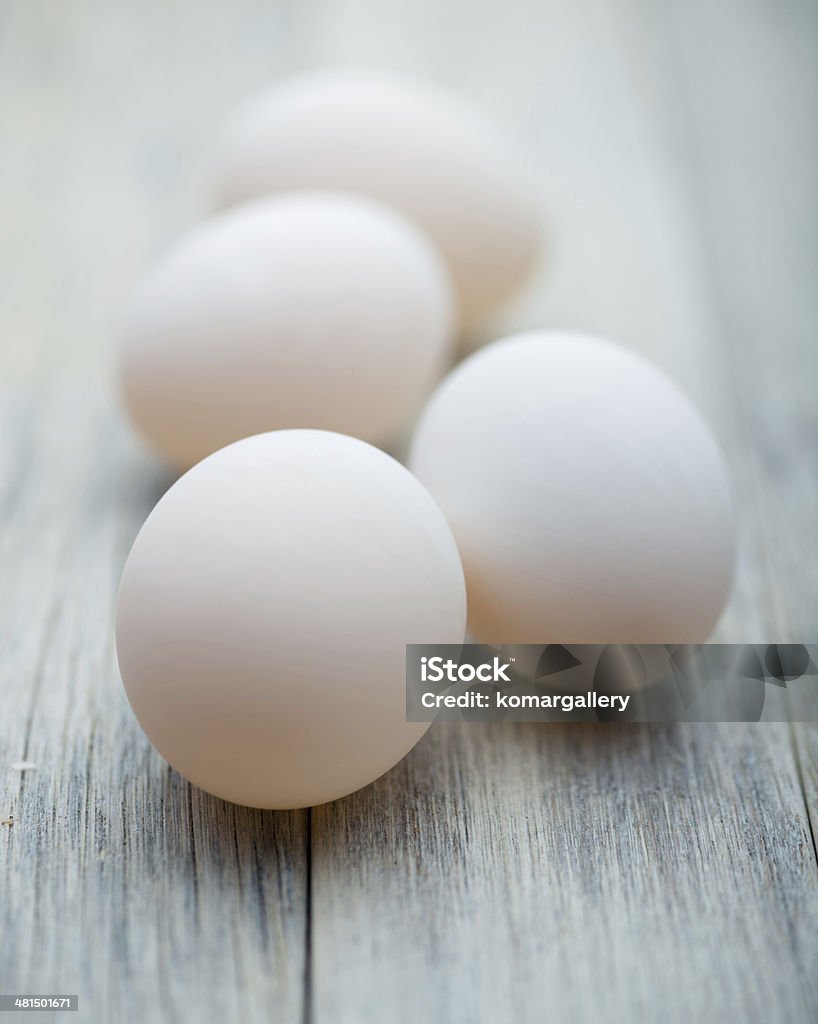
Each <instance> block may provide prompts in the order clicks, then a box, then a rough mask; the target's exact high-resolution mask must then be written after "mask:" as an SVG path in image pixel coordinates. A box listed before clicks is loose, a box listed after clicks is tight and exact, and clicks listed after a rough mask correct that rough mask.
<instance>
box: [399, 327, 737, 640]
mask: <svg viewBox="0 0 818 1024" xmlns="http://www.w3.org/2000/svg"><path fill="white" fill-rule="evenodd" d="M410 466H411V468H412V470H413V471H414V472H415V473H416V474H417V476H418V478H419V479H420V481H421V482H422V483H423V484H425V485H426V487H427V488H428V489H429V491H430V493H431V494H432V496H433V497H434V498H435V499H436V500H437V502H438V504H439V505H440V507H441V508H442V509H443V512H444V514H445V516H446V518H447V519H448V522H449V525H450V526H451V528H452V531H453V533H454V535H455V539H456V540H457V543H458V547H459V549H460V554H461V557H462V559H463V567H464V570H465V573H466V584H467V588H468V595H469V628H470V631H471V633H472V634H473V635H474V637H475V638H476V639H478V640H481V641H485V642H489V643H544V642H550V641H557V642H560V643H608V642H613V643H671V642H674V643H682V642H699V641H703V640H705V639H706V637H707V635H708V634H709V632H710V631H711V629H712V628H713V626H714V624H715V622H716V619H717V618H718V616H719V614H720V612H721V610H722V608H723V606H724V603H725V600H726V598H727V595H728V591H729V588H730V582H731V578H732V572H733V557H734V556H733V548H734V523H733V510H732V503H731V497H730V491H729V487H728V483H727V478H726V474H725V469H724V465H723V463H722V458H721V455H720V453H719V450H718V448H717V446H716V444H715V442H714V440H713V437H712V436H711V434H710V431H709V430H708V428H707V426H706V425H705V423H704V422H703V421H702V419H701V418H700V416H699V415H698V413H697V412H696V410H695V409H694V408H693V406H692V405H691V404H690V402H689V401H688V400H687V398H686V397H685V396H684V395H683V394H682V393H681V392H680V391H679V390H678V388H677V387H676V386H675V385H674V384H673V383H672V381H670V380H669V379H668V378H667V377H666V376H665V375H664V374H663V373H661V372H660V371H659V370H658V369H656V368H655V367H653V366H651V365H650V364H649V363H647V362H646V361H644V360H643V359H641V358H640V357H639V356H637V355H635V354H633V353H631V352H629V351H627V350H625V349H623V348H621V347H619V346H617V345H614V344H612V343H610V342H607V341H604V340H601V339H596V338H592V337H588V336H584V335H580V334H571V333H567V332H532V333H528V334H521V335H518V336H515V337H512V338H508V339H506V340H504V341H500V342H497V343H496V344H494V345H491V346H489V347H488V348H486V349H483V350H482V351H481V352H478V353H477V354H476V355H474V356H472V357H471V358H470V359H467V360H466V361H465V362H464V363H462V364H461V365H460V366H459V367H458V368H457V369H456V370H455V371H454V372H453V373H452V374H451V375H450V376H449V377H448V378H446V379H445V380H444V381H443V382H442V384H441V385H440V386H439V388H438V390H437V391H436V393H435V394H434V395H433V397H432V399H431V400H430V402H429V405H428V407H427V409H426V411H425V412H424V414H423V416H422V418H421V421H420V424H419V426H418V428H417V432H416V434H415V437H414V441H413V446H412V453H411V459H410Z"/></svg>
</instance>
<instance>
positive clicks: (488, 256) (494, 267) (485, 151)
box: [214, 70, 542, 330]
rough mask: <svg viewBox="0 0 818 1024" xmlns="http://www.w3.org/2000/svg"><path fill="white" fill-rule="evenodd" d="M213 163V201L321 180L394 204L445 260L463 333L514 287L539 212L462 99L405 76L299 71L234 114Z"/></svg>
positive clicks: (503, 150) (532, 247)
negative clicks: (421, 230)
mask: <svg viewBox="0 0 818 1024" xmlns="http://www.w3.org/2000/svg"><path fill="white" fill-rule="evenodd" d="M214 164H215V167H214V179H215V183H214V192H215V197H216V203H217V204H218V205H229V204H233V203H238V202H242V201H244V200H246V199H249V198H251V197H253V196H258V195H262V194H265V193H270V192H282V191H287V190H291V189H304V188H320V189H334V190H342V191H349V192H355V193H361V194H364V195H368V196H371V197H372V198H374V199H378V200H380V201H382V202H384V203H387V204H389V205H390V206H393V207H394V208H395V209H398V210H400V211H401V212H402V213H403V214H405V215H406V216H407V217H409V218H410V219H412V220H413V221H415V222H416V223H417V224H418V225H419V226H420V227H422V228H423V229H424V230H425V231H426V232H427V234H428V235H429V237H430V238H431V239H432V241H433V242H434V243H435V245H436V246H437V247H438V249H439V251H440V252H441V253H442V255H443V257H444V259H445V260H446V262H447V264H448V266H449V270H450V272H451V275H452V278H453V280H454V283H455V289H456V292H457V296H458V300H459V306H460V313H461V319H462V323H463V326H464V328H465V329H466V330H469V329H470V328H472V327H474V326H475V325H476V324H478V323H479V322H480V321H481V320H482V319H483V318H484V317H485V316H486V315H487V314H489V313H491V312H492V311H493V310H494V309H495V308H496V307H497V306H499V305H500V304H501V303H502V302H503V301H505V300H506V299H507V298H508V297H509V296H510V295H511V294H512V293H513V292H514V291H515V290H516V289H517V287H518V286H519V285H520V284H521V283H522V281H524V280H525V278H526V277H527V275H528V274H529V272H530V271H531V269H532V267H533V265H534V264H535V262H536V259H537V256H538V253H539V249H540V239H541V221H542V215H541V210H540V206H539V200H538V197H537V189H536V187H535V184H534V179H533V176H532V175H531V173H530V171H529V170H528V168H527V167H526V164H525V162H524V160H523V159H522V158H521V157H520V155H519V154H517V153H516V152H515V151H514V147H513V146H512V144H511V143H510V142H509V141H508V140H507V139H505V138H504V137H503V136H502V135H501V134H500V133H498V132H496V131H495V130H494V128H493V127H492V126H491V125H490V124H489V123H487V122H486V121H485V120H484V119H483V118H482V117H481V116H480V115H479V114H478V113H476V112H475V111H474V110H472V109H471V108H470V107H469V106H468V105H467V104H466V103H463V102H462V101H460V100H459V99H457V98H455V97H454V96H451V95H449V94H448V93H447V92H445V91H444V90H441V89H438V88H436V87H434V86H431V85H428V84H425V83H422V82H418V81H415V80H413V79H411V78H404V77H401V76H397V75H387V74H379V73H374V72H364V71H351V70H341V71H324V72H315V73H312V74H306V75H302V76H299V77H296V78H294V79H292V80H290V81H288V82H286V83H284V84H281V85H279V86H276V87H274V88H272V89H271V90H269V91H268V92H266V93H264V94H262V95H261V96H258V97H256V98H254V99H252V100H250V101H249V102H248V103H247V104H246V105H245V106H244V107H243V108H242V109H240V110H239V111H238V112H237V113H236V115H235V116H234V118H233V119H232V121H231V122H230V124H229V125H228V127H227V128H226V130H225V132H224V135H223V138H222V140H221V142H220V143H219V145H218V147H217V150H216V156H215V160H214Z"/></svg>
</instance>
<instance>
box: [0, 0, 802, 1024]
mask: <svg viewBox="0 0 818 1024" xmlns="http://www.w3.org/2000/svg"><path fill="white" fill-rule="evenodd" d="M817 22H818V7H816V5H815V4H814V3H813V2H810V0H662V2H660V3H652V2H649V0H606V2H602V0H599V2H592V0H548V2H545V0H503V2H502V3H500V2H496V3H494V2H489V0H486V2H483V3H475V2H474V0H468V2H467V0H438V2H432V0H396V2H394V3H392V4H384V3H383V2H379V0H364V2H353V0H347V2H343V0H311V2H309V3H307V2H305V0H289V2H283V0H279V2H277V3H271V2H264V0H257V2H256V0H232V2H230V3H222V4H205V3H194V2H193V0H177V2H171V0H163V2H160V0H140V2H139V3H115V2H114V3H112V2H108V0H72V3H70V4H68V3H61V2H57V0H54V2H51V3H49V2H47V0H6V3H4V4H3V6H2V10H0V48H1V51H2V52H1V56H0V125H2V133H1V134H0V147H1V148H0V252H2V259H3V262H2V267H3V273H2V279H0V328H1V331H2V333H0V381H1V385H0V409H1V411H0V424H2V427H1V429H0V487H1V488H2V489H1V490H0V521H1V522H2V527H3V528H2V536H1V537H0V545H1V547H2V554H1V555H0V643H1V644H2V660H1V661H0V819H3V820H4V822H5V823H4V824H3V825H1V826H0V991H2V992H19V991H28V992H60V993H65V992H68V993H76V994H79V997H80V1007H81V1011H80V1012H81V1014H82V1015H84V1016H83V1019H86V1020H89V1021H101V1022H109V1021H117V1022H118V1021H129V1020H133V1021H140V1022H151V1021H154V1020H168V1021H197V1022H208V1021H241V1022H242V1024H251V1022H255V1021H272V1020H274V1021H277V1022H292V1021H305V1022H318V1024H320V1022H326V1021H349V1022H355V1024H363V1022H369V1021H371V1022H373V1024H375V1022H377V1024H383V1022H392V1021H411V1022H415V1021H418V1022H427V1021H444V1022H459V1021H463V1022H469V1024H472V1022H475V1021H486V1022H495V1021H506V1020H508V1021H515V1022H518V1021H541V1020H542V1021H545V1020H548V1021H596V1020H611V1021H628V1022H630V1021H642V1020H646V1021H657V1022H661V1024H668V1022H672V1021H680V1022H689V1021H697V1022H703V1021H714V1022H723V1021H733V1020H735V1021H788V1022H792V1021H799V1022H800V1021H810V1022H811V1021H814V1020H816V1019H818V970H817V968H818V865H816V849H815V840H814V831H811V827H810V821H812V825H813V829H814V827H815V820H816V814H818V803H817V800H818V740H817V739H816V735H817V734H816V730H815V728H814V727H810V726H801V725H795V726H792V727H790V726H786V725H764V724H760V725H741V724H738V725H709V726H707V725H697V726H689V727H682V726H678V727H648V726H644V727H639V726H631V727H627V726H623V727H616V726H606V727H581V726H577V727H571V726H564V727H559V726H555V727H530V726H502V725H500V726H497V727H487V726H463V727H446V728H443V727H439V728H437V729H433V730H432V731H431V733H430V734H429V735H428V736H427V738H426V739H425V740H424V741H423V742H422V743H421V744H420V746H419V747H418V748H417V749H416V750H415V751H414V752H413V753H412V754H411V755H410V756H409V757H408V758H407V759H406V760H405V761H404V762H403V763H402V764H401V765H400V766H399V767H398V768H396V769H395V770H394V771H393V772H391V773H390V774H389V775H388V776H386V777H385V778H384V779H382V780H380V781H379V782H378V783H376V784H375V785H373V786H371V787H369V788H368V789H366V790H364V791H363V792H360V793H357V794H355V795H354V796H351V797H349V798H347V799H345V800H342V801H339V802H337V803H334V804H331V805H329V806H324V807H319V808H316V809H314V810H313V811H298V812H291V813H290V812H288V813H262V812H258V811H252V810H246V809H242V808H239V807H234V806H230V805H228V804H225V803H221V802H220V801H218V800H215V799H211V798H210V797H208V796H207V795H205V794H204V793H201V792H199V791H197V790H194V789H192V788H191V787H190V786H188V785H187V784H186V783H185V782H184V781H183V780H182V779H181V778H179V777H178V776H177V775H176V774H174V773H173V772H172V771H171V770H170V769H169V768H168V767H167V765H166V764H164V763H163V762H162V761H161V760H160V759H159V757H158V756H157V755H156V754H154V753H153V752H152V750H151V748H150V746H149V744H148V742H147V740H146V739H145V737H144V736H143V735H142V733H141V732H140V730H139V728H138V727H137V725H136V723H135V722H134V720H133V718H132V716H131V714H130V712H129V710H128V708H127V705H126V702H125V699H124V697H123V694H122V690H121V686H120V683H119V679H118V676H117V672H116V666H115V660H114V651H113V639H112V616H113V606H114V600H115V594H116V587H117V582H118V577H119V573H120V570H121V567H122V564H123V561H124V558H125V556H126V553H127V551H128V548H129V546H130V543H131V541H132V539H133V537H134V535H135V533H136V531H137V529H138V527H139V525H140V523H141V522H142V520H143V518H144V517H145V515H146V514H147V512H148V510H149V509H150V508H151V506H152V504H153V503H154V502H155V500H156V499H157V498H158V496H159V495H160V493H161V492H162V490H163V489H164V488H165V487H166V486H167V485H168V483H169V482H170V477H169V476H168V475H167V473H166V472H165V471H164V470H163V469H162V468H161V466H159V465H158V464H157V463H156V462H155V461H154V460H153V459H152V458H151V457H150V456H149V455H148V454H146V453H144V452H142V451H141V450H140V449H139V446H138V444H137V442H136V441H135V440H134V439H133V438H132V436H131V434H130V432H129V429H128V427H127V425H126V424H125V423H124V422H123V421H122V418H121V415H120V413H119V411H118V408H117V400H116V393H115V386H114V384H113V383H112V382H113V380H114V374H113V366H114V352H115V347H116V341H117V335H118V332H119V326H120V323H121V320H122V316H123V309H124V307H125V304H126V303H127V300H128V297H129V295H130V293H131V291H132V289H133V287H134V285H135V283H136V282H137V280H138V279H139V277H140V275H141V274H142V273H143V272H144V270H145V269H146V268H147V267H148V266H149V264H150V263H151V261H152V260H153V259H154V258H155V257H156V256H157V254H158V253H159V252H161V250H162V249H163V248H164V247H165V246H166V245H167V244H168V243H170V242H171V241H172V240H173V239H174V238H175V237H176V236H177V235H178V234H179V233H180V232H181V231H182V230H184V229H185V228H186V227H187V226H189V225H190V224H192V223H193V222H194V221H195V220H196V219H197V217H198V216H200V214H201V212H202V210H203V209H204V208H205V187H206V182H207V154H208V147H209V145H210V144H211V140H212V138H213V132H214V129H215V128H216V127H217V126H218V125H219V123H220V122H221V120H222V118H223V116H224V115H225V114H226V112H227V111H228V110H229V109H230V108H231V106H232V105H233V103H234V102H235V101H236V100H237V99H238V98H239V97H240V96H243V95H244V94H246V93H248V92H251V91H252V90H254V89H255V88H257V87H260V86H262V85H263V84H264V83H266V82H267V81H269V80H271V79H273V78H274V77H276V76H278V75H281V74H284V73H287V72H289V71H291V70H294V69H298V68H302V67H308V66H311V65H314V64H318V63H326V62H351V63H365V64H370V65H385V66H388V67H396V68H399V69H407V70H411V71H415V72H419V73H422V74H428V75H430V76H432V77H434V78H437V79H438V80H440V81H442V82H443V83H447V84H449V85H451V86H453V87H455V88H457V89H458V90H460V91H461V92H463V93H464V94H466V95H468V96H471V97H472V98H473V99H474V100H475V101H476V102H477V103H478V104H480V105H482V106H483V107H484V108H486V109H487V110H488V111H489V112H490V113H491V114H493V115H494V116H495V117H496V118H498V119H499V120H501V121H503V122H505V124H506V125H507V128H508V131H509V133H511V134H512V135H514V136H516V137H517V138H518V139H520V140H521V141H522V143H523V144H524V145H527V148H528V150H529V152H530V154H531V158H532V160H533V161H535V163H536V166H537V167H538V168H539V171H540V180H541V184H542V195H543V199H544V201H545V203H546V204H547V207H548V211H549V218H550V238H551V244H550V253H549V256H548V259H547V261H546V265H545V266H544V268H543V270H542V273H541V274H540V276H539V277H538V278H537V280H535V281H534V282H533V283H532V285H531V287H530V288H529V289H528V291H527V292H526V293H525V294H524V295H522V296H521V297H520V299H519V300H518V301H517V303H516V304H515V305H514V306H513V307H511V308H510V309H508V310H506V311H505V312H504V314H503V315H502V316H501V317H499V318H498V320H497V321H496V323H494V324H492V325H491V326H490V327H489V328H487V330H486V335H487V336H492V335H493V336H497V335H499V334H501V333H504V332H507V331H509V330H512V329H514V328H517V327H522V326H539V325H543V326H563V325H568V326H576V327H581V328H586V329H589V330H596V331H600V332H604V333H606V334H609V335H612V336H614V337H617V338H619V339H620V340H622V341H623V342H624V343H625V344H627V345H629V346H631V347H633V348H635V349H637V350H639V351H642V352H645V353H647V354H649V355H650V356H651V358H653V359H654V360H655V361H656V362H657V363H659V364H660V365H662V366H663V367H665V368H666V369H667V370H668V371H669V372H670V373H671V374H673V375H674V377H675V378H676V379H677V380H678V381H679V382H680V383H681V384H682V386H683V387H685V388H686V389H687V390H688V392H689V393H690V394H691V395H692V396H693V398H694V399H695V400H696V401H697V402H698V403H699V405H700V406H701V407H702V408H703V409H704V411H705V413H706V414H707V416H708V418H709V419H710V421H711V422H712V424H713V427H714V430H715V431H716V433H717V434H718V436H719V438H720V440H721V442H722V444H723V446H724V448H725V450H726V452H727V456H728V459H729V463H730V468H731V473H732V476H733V480H734V485H735V490H736V496H737V501H738V505H739V512H740V538H739V543H740V567H739V572H738V577H737V580H736V586H735V591H734V594H733V597H732V600H731V603H730V606H729V608H728V610H727V612H726V614H725V616H724V619H723V621H722V623H721V625H720V627H719V631H718V637H719V638H721V639H729V640H778V641H786V640H807V641H816V640H818V628H816V626H817V624H818V601H817V600H816V597H817V595H818V575H817V574H816V568H818V567H817V566H816V539H818V486H816V473H817V472H818V429H817V428H818V422H817V420H818V417H817V416H816V408H818V403H817V402H816V390H817V389H818V383H817V382H818V355H817V354H816V353H817V349H816V342H817V341H818V338H816V325H818V307H817V304H816V291H815V285H816V282H818V209H816V207H817V206H818V189H817V188H816V182H818V146H817V145H816V126H818V116H817V114H816V108H817V107H818V72H817V71H816V69H818V59H817V58H818V24H817ZM20 761H27V762H32V763H33V764H34V765H36V768H34V769H32V770H28V771H20V770H19V769H16V768H13V767H10V765H11V764H12V763H14V762H20ZM811 816H812V818H811ZM8 819H13V824H10V823H9V822H8ZM9 1019H14V1018H13V1016H12V1017H10V1018H9ZM25 1019H29V1018H25Z"/></svg>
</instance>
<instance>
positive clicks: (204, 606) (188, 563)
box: [116, 430, 466, 807]
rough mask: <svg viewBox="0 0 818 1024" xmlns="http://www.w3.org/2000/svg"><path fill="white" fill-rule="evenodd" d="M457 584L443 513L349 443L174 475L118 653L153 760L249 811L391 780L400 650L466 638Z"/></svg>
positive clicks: (243, 451)
mask: <svg viewBox="0 0 818 1024" xmlns="http://www.w3.org/2000/svg"><path fill="white" fill-rule="evenodd" d="M465 620H466V606H465V586H464V582H463V572H462V568H461V565H460V559H459V557H458V553H457V548H456V546H455V543H454V540H453V538H452V535H451V532H450V530H449V528H448V526H447V525H446V521H445V520H444V518H443V515H442V514H441V512H440V510H439V509H438V507H437V506H436V505H435V503H434V502H433V501H432V499H431V498H430V497H429V495H428V494H427V492H426V491H425V490H424V488H423V487H422V486H421V485H420V484H419V483H418V482H417V480H416V479H415V478H414V477H413V476H412V475H411V474H410V473H409V472H408V470H406V469H404V467H403V466H401V465H400V464H399V463H397V462H395V460H394V459H392V458H390V457H389V456H388V455H385V454H384V453H383V452H381V451H379V450H378V449H376V448H373V447H371V446H370V445H367V444H365V443H363V442H362V441H358V440H356V439H354V438H350V437H345V436H342V435H340V434H332V433H328V432H324V431H313V430H285V431H278V432H274V433H270V434H263V435H259V436H256V437H251V438H246V439H244V440H242V441H238V442H237V443H235V444H233V445H230V446H229V447H227V448H224V449H222V450H221V451H219V452H216V453H215V454H214V455H211V456H210V457H209V458H207V459H205V460H204V461H202V462H200V463H199V464H198V465H196V466H195V467H194V468H193V469H191V470H190V471H189V472H188V473H186V474H185V475H184V476H183V477H181V478H180V479H179V480H178V481H177V482H176V483H175V484H174V485H173V486H172V487H171V488H170V490H169V491H168V492H167V493H166V494H165V495H164V497H163V498H162V499H161V500H160V502H159V504H158V505H157V506H156V508H155V509H154V510H153V512H152V513H151V514H150V516H149V517H148V519H147V521H146V522H145V525H144V526H143V527H142V530H141V531H140V533H139V535H138V536H137V538H136V541H135V542H134V545H133V548H132V550H131V553H130V556H129V557H128V561H127V564H126V566H125V570H124V573H123V576H122V583H121V586H120V591H119V604H118V610H117V627H116V641H117V656H118V660H119V667H120V671H121V674H122V679H123V682H124V685H125V690H126V692H127V695H128V699H129V701H130V703H131V706H132V708H133V710H134V712H135V714H136V717H137V718H138V720H139V722H140V724H141V725H142V728H143V729H144V730H145V732H146V733H147V734H148V737H149V738H150V740H151V742H152V743H153V744H154V746H155V747H156V748H157V750H158V751H159V753H160V754H162V756H163V757H165V758H166V759H167V760H168V761H169V762H170V764H171V765H173V767H174V768H176V769H177V770H178V771H179V772H181V773H182V775H184V776H185V777H186V778H187V779H189V780H190V781H191V782H193V783H194V784H195V785H197V786H200V787H202V788H203V789H206V790H207V791H208V792H210V793H213V794H215V795H216V796H219V797H222V798H224V799H225V800H232V801H234V802H236V803H241V804H248V805H251V806H254V807H303V806H309V805H312V804H317V803H323V802H324V801H328V800H334V799H336V798H337V797H341V796H343V795H345V794H346V793H350V792H352V791H353V790H356V789H358V788H360V787H361V786H365V785H367V784H368V783H370V782H372V781H373V780H374V779H376V778H377V777H378V776H379V775H381V774H382V773H383V772H385V771H387V770H388V769H389V768H391V767H392V766H393V765H394V764H395V763H396V762H397V761H399V760H400V759H401V758H402V757H403V756H404V754H406V753H407V752H408V751H409V750H410V749H411V748H412V747H413V746H414V744H415V743H416V742H417V741H418V740H419V739H420V737H421V736H422V734H423V732H424V731H425V729H426V728H427V725H426V724H418V723H409V722H407V721H406V690H405V645H406V644H407V643H444V644H449V643H461V642H462V640H463V635H464V630H465Z"/></svg>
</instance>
